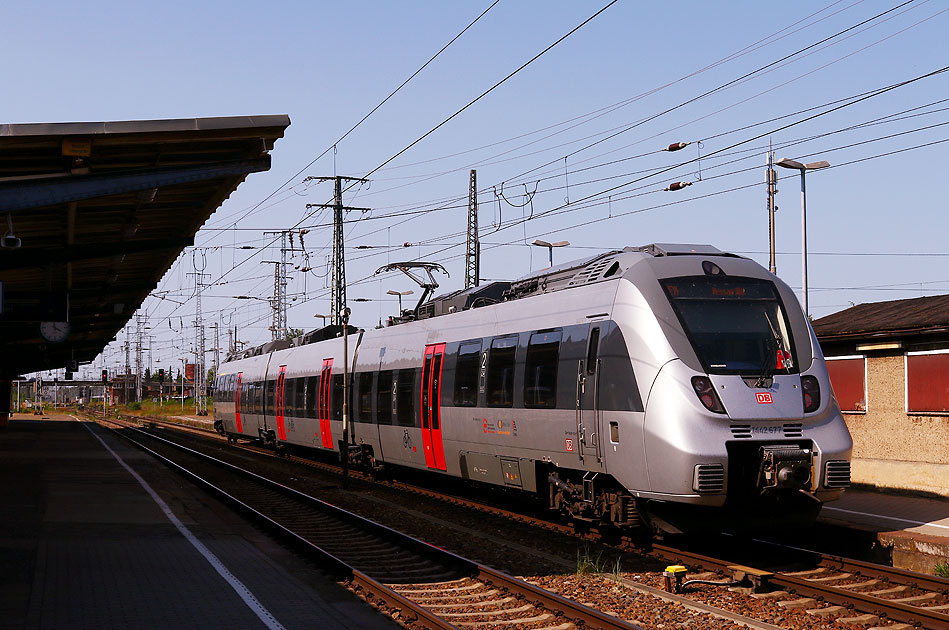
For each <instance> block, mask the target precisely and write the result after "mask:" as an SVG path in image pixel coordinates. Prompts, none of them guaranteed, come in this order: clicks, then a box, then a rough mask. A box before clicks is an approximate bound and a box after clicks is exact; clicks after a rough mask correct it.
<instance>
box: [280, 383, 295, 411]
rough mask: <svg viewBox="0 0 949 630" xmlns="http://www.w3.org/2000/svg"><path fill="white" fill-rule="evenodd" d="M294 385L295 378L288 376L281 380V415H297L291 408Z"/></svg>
mask: <svg viewBox="0 0 949 630" xmlns="http://www.w3.org/2000/svg"><path fill="white" fill-rule="evenodd" d="M296 387H297V386H296V379H295V378H288V379H285V380H284V381H283V415H285V416H295V415H297V414H296V413H295V412H294V409H293V403H294V400H295V398H294V396H295V394H296Z"/></svg>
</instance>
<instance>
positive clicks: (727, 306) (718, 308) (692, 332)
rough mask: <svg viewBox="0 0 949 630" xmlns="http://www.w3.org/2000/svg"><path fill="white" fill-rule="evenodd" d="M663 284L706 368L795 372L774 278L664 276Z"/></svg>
mask: <svg viewBox="0 0 949 630" xmlns="http://www.w3.org/2000/svg"><path fill="white" fill-rule="evenodd" d="M663 286H664V288H665V291H666V295H667V296H668V297H669V300H670V301H671V302H672V306H673V307H674V308H675V311H676V314H677V315H678V317H679V321H680V323H681V324H682V327H683V328H684V329H685V332H686V334H687V335H688V337H689V339H690V340H691V342H692V346H693V348H694V349H695V352H696V354H697V355H698V357H699V360H700V361H702V365H703V366H704V368H705V370H706V371H707V372H708V373H710V374H740V375H742V376H768V375H771V374H774V373H775V372H777V373H795V372H797V361H796V357H795V354H794V343H793V339H792V337H791V331H790V326H789V325H788V321H787V317H786V313H785V309H784V307H783V305H782V303H781V299H780V297H779V296H778V294H777V291H776V290H775V288H774V284H773V283H771V282H768V281H766V280H757V279H753V278H734V277H722V276H699V277H688V278H673V279H669V280H664V281H663Z"/></svg>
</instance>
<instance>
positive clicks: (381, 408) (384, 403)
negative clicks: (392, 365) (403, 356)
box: [376, 370, 392, 424]
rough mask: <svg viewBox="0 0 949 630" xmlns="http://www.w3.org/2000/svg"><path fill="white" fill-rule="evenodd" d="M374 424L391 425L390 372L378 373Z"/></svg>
mask: <svg viewBox="0 0 949 630" xmlns="http://www.w3.org/2000/svg"><path fill="white" fill-rule="evenodd" d="M376 422H378V423H379V424H392V370H383V371H382V372H379V381H378V383H377V386H376Z"/></svg>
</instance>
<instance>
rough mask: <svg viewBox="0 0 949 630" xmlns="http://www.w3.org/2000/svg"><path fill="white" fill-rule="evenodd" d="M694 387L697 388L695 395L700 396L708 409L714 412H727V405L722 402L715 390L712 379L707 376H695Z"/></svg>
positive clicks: (693, 379) (693, 378)
mask: <svg viewBox="0 0 949 630" xmlns="http://www.w3.org/2000/svg"><path fill="white" fill-rule="evenodd" d="M692 389H694V390H695V395H696V396H698V397H699V400H701V401H702V404H703V405H705V408H706V409H708V410H709V411H711V412H714V413H725V405H723V404H722V401H721V400H720V399H719V397H718V394H717V393H716V392H715V387H713V386H712V381H710V380H709V378H708V377H707V376H693V377H692Z"/></svg>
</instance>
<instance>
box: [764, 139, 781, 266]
mask: <svg viewBox="0 0 949 630" xmlns="http://www.w3.org/2000/svg"><path fill="white" fill-rule="evenodd" d="M765 175H766V177H765V179H766V182H767V184H768V242H769V243H770V248H769V252H770V257H769V258H768V269H769V270H770V271H771V273H772V274H773V275H778V266H777V263H776V261H775V251H774V241H775V239H774V212H775V210H777V209H778V208H777V206H775V205H774V195H775V194H776V193H777V192H778V189H777V187H776V184H777V182H778V176H777V173H775V171H774V151H772V150H771V149H770V144H769V148H768V170H767V172H766V174H765Z"/></svg>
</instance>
